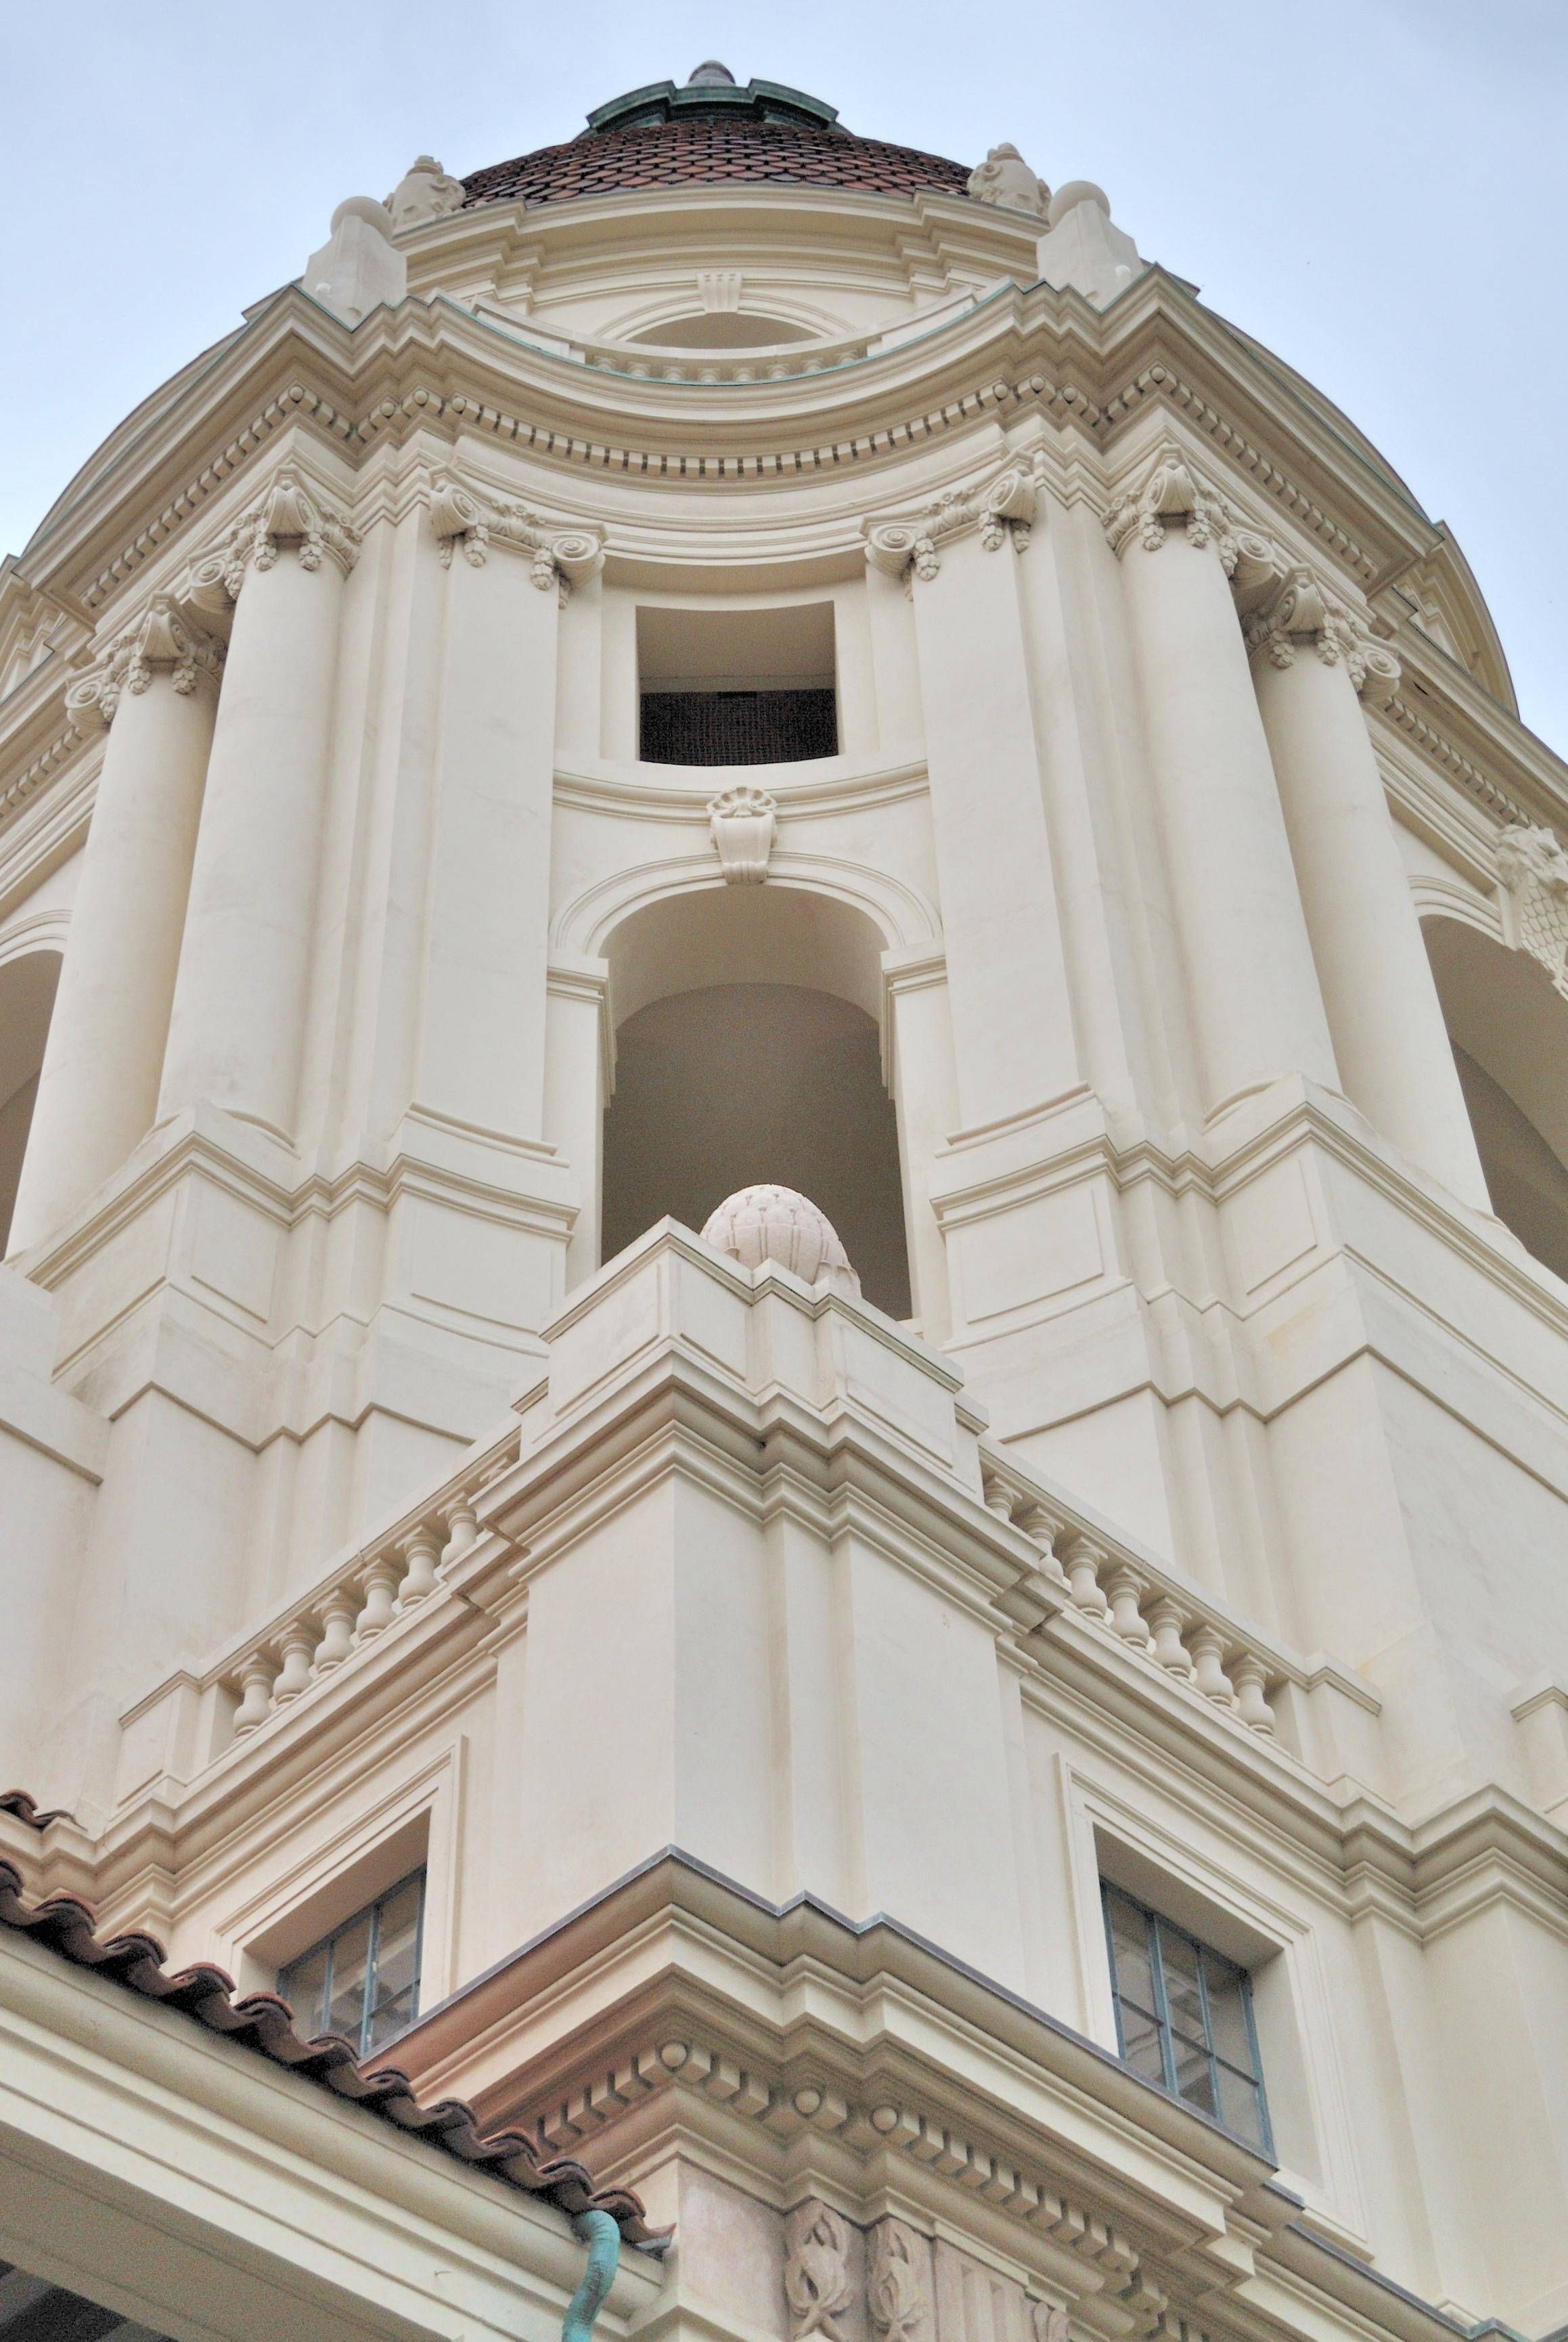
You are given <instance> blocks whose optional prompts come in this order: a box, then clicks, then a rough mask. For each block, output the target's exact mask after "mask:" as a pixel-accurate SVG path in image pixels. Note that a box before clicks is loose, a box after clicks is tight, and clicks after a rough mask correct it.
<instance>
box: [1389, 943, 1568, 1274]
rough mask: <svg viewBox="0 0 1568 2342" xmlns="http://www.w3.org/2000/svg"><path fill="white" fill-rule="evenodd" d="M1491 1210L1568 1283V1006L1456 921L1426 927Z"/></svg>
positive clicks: (1528, 968)
mask: <svg viewBox="0 0 1568 2342" xmlns="http://www.w3.org/2000/svg"><path fill="white" fill-rule="evenodd" d="M1423 933H1424V935H1425V938H1426V948H1427V953H1428V956H1429V957H1430V958H1431V961H1432V971H1433V976H1435V978H1436V980H1437V994H1438V998H1439V999H1440V1000H1441V1002H1442V1004H1443V1021H1444V1023H1445V1024H1446V1026H1447V1027H1448V1037H1449V1039H1450V1041H1451V1042H1452V1043H1453V1055H1454V1060H1455V1062H1456V1064H1457V1066H1458V1067H1459V1080H1460V1086H1461V1087H1462V1088H1463V1092H1464V1103H1465V1105H1466V1106H1468V1107H1469V1109H1470V1122H1471V1127H1472V1129H1473V1131H1474V1133H1475V1144H1476V1147H1477V1150H1478V1151H1479V1153H1480V1156H1481V1167H1482V1169H1483V1171H1484V1172H1485V1174H1486V1186H1487V1190H1488V1192H1489V1194H1490V1195H1491V1197H1492V1208H1493V1211H1494V1212H1495V1213H1496V1215H1497V1216H1498V1218H1499V1219H1500V1220H1501V1221H1502V1222H1503V1226H1505V1227H1508V1228H1511V1229H1512V1230H1513V1234H1514V1235H1515V1236H1517V1237H1518V1239H1519V1241H1520V1243H1521V1244H1522V1245H1523V1246H1524V1248H1525V1250H1526V1251H1527V1252H1530V1253H1533V1255H1534V1256H1535V1258H1536V1259H1537V1260H1538V1261H1540V1262H1542V1263H1543V1266H1545V1267H1547V1268H1550V1269H1553V1270H1554V1271H1555V1273H1556V1274H1557V1275H1558V1276H1561V1277H1563V1279H1564V1280H1565V1281H1568V1167H1565V1166H1568V1001H1565V1000H1564V999H1563V996H1562V995H1561V994H1560V993H1559V992H1558V991H1557V990H1556V989H1555V987H1554V986H1553V982H1552V979H1551V977H1550V976H1549V975H1548V974H1547V972H1546V970H1545V969H1544V968H1543V966H1541V965H1540V963H1539V962H1538V961H1537V960H1534V959H1533V958H1532V957H1531V956H1530V955H1529V954H1528V953H1527V952H1517V951H1510V950H1509V949H1508V948H1507V946H1505V945H1503V944H1501V943H1497V942H1495V941H1493V938H1492V937H1491V936H1485V935H1483V934H1482V933H1481V932H1480V930H1479V929H1477V928H1475V927H1472V926H1466V925H1464V924H1463V922H1462V921H1459V920H1455V919H1441V918H1439V919H1431V920H1428V921H1427V922H1426V924H1425V926H1424V928H1423Z"/></svg>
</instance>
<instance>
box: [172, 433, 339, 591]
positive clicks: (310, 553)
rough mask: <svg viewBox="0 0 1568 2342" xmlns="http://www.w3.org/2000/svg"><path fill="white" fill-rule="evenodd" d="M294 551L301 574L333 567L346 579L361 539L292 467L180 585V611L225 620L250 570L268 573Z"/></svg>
mask: <svg viewBox="0 0 1568 2342" xmlns="http://www.w3.org/2000/svg"><path fill="white" fill-rule="evenodd" d="M288 547H292V548H293V550H294V552H295V555H296V556H297V557H298V561H299V565H300V567H301V568H302V569H310V570H315V569H319V568H320V567H321V565H322V563H323V561H324V560H330V561H332V562H333V563H334V564H335V565H336V567H337V569H338V570H339V571H340V572H341V574H342V575H344V576H345V577H346V576H347V575H348V574H349V572H350V570H351V569H352V568H353V567H354V565H355V562H356V561H357V560H358V559H359V548H360V534H359V531H358V529H356V528H355V525H354V523H353V522H352V521H351V520H350V519H349V516H348V514H347V513H346V511H345V509H344V507H343V505H340V504H339V503H338V502H337V500H336V498H335V497H334V496H332V495H328V493H327V491H326V490H325V488H323V487H321V486H320V485H318V484H317V483H316V482H315V481H314V480H306V479H305V476H304V475H303V474H302V473H300V472H298V471H296V470H295V468H294V467H293V466H292V465H290V466H287V467H285V469H284V470H283V471H281V472H279V474H278V475H277V476H276V478H275V480H274V481H273V482H272V483H271V485H269V486H268V487H267V488H266V489H265V492H264V493H263V495H262V496H261V497H260V499H259V500H258V501H257V502H256V503H255V504H254V505H252V506H251V508H250V510H249V511H248V512H247V513H245V515H244V516H243V518H241V519H240V520H237V521H236V522H235V525H234V526H233V527H232V528H230V529H229V530H228V531H227V532H226V534H225V536H224V538H223V541H222V543H221V544H219V545H215V546H214V547H213V549H212V551H211V552H209V553H205V554H202V555H199V556H198V557H197V559H196V560H195V561H194V562H193V563H192V564H191V566H190V567H189V569H187V570H186V572H185V575H184V577H183V578H182V579H181V580H180V584H179V587H178V593H177V599H178V601H179V603H180V606H181V607H182V608H183V609H185V610H187V611H190V610H196V611H199V612H200V613H202V615H203V616H206V617H209V618H225V617H227V616H228V615H229V613H230V612H231V611H232V609H233V608H234V606H235V603H236V602H237V601H238V600H239V597H240V591H241V588H242V587H243V586H244V585H245V578H246V576H247V575H248V574H249V572H250V570H251V569H252V567H253V566H254V567H255V568H257V569H271V568H273V567H275V565H276V563H277V561H278V559H279V557H280V555H282V554H283V552H284V551H285V549H286V548H288Z"/></svg>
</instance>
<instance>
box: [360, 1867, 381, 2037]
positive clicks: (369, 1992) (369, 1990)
mask: <svg viewBox="0 0 1568 2342" xmlns="http://www.w3.org/2000/svg"><path fill="white" fill-rule="evenodd" d="M380 1959H381V1906H380V1904H379V1903H373V1904H372V1905H371V1907H370V1930H369V1939H368V1941H367V1942H366V1944H365V1998H364V2000H363V2001H362V2002H361V2004H360V2011H359V2054H360V2056H361V2057H367V2056H368V2055H369V2052H370V2028H371V2025H372V2023H373V2022H374V2020H375V2002H376V1989H377V1987H376V1981H375V1971H376V1969H377V1967H378V1966H379V1965H380Z"/></svg>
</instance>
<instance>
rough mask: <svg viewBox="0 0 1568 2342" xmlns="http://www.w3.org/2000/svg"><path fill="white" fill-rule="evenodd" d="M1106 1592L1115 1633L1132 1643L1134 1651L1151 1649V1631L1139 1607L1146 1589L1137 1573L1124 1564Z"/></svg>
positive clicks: (1109, 1583)
mask: <svg viewBox="0 0 1568 2342" xmlns="http://www.w3.org/2000/svg"><path fill="white" fill-rule="evenodd" d="M1104 1590H1105V1596H1106V1599H1107V1600H1108V1601H1109V1603H1110V1605H1111V1626H1112V1630H1113V1632H1114V1633H1115V1634H1118V1635H1120V1636H1121V1637H1122V1640H1123V1641H1124V1643H1131V1644H1132V1645H1133V1646H1134V1649H1136V1650H1140V1651H1146V1650H1147V1649H1148V1647H1149V1630H1148V1628H1147V1626H1145V1625H1144V1615H1143V1612H1142V1611H1141V1610H1140V1609H1139V1607H1138V1598H1139V1596H1140V1595H1141V1594H1142V1593H1143V1591H1144V1588H1143V1585H1142V1582H1141V1581H1140V1579H1139V1577H1138V1576H1137V1574H1136V1572H1135V1571H1134V1570H1131V1569H1129V1568H1127V1566H1125V1564H1124V1565H1123V1566H1122V1567H1121V1568H1119V1569H1118V1570H1116V1571H1115V1573H1114V1576H1111V1577H1110V1578H1109V1579H1108V1580H1107V1581H1106V1584H1105V1589H1104Z"/></svg>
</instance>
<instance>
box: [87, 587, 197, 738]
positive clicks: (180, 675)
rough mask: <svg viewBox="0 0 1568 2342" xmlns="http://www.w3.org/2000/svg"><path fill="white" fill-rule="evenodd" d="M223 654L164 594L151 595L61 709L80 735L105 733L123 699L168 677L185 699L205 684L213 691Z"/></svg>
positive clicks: (169, 597)
mask: <svg viewBox="0 0 1568 2342" xmlns="http://www.w3.org/2000/svg"><path fill="white" fill-rule="evenodd" d="M223 665H224V648H223V645H222V644H221V643H216V642H215V641H214V640H213V638H212V636H210V635H207V634H204V632H203V631H202V629H201V628H200V627H199V626H195V624H193V623H192V621H191V620H190V619H188V618H186V617H185V616H183V615H182V614H181V612H180V611H179V610H178V609H177V608H176V607H175V603H174V601H173V599H172V598H171V596H168V595H167V594H155V596H153V599H152V600H151V601H150V602H149V603H148V605H147V607H146V609H145V612H144V613H143V616H142V617H141V618H140V619H139V620H138V622H137V624H136V625H135V626H132V627H130V628H128V629H127V630H126V632H125V634H123V635H120V636H117V637H116V638H115V641H114V642H113V643H111V644H110V646H109V647H108V649H107V651H106V652H105V655H104V656H103V658H101V659H100V660H99V661H98V663H97V665H96V666H95V667H93V668H92V669H91V670H90V672H89V673H88V674H86V675H85V676H80V677H78V679H77V680H76V681H75V683H73V684H72V685H70V686H69V687H68V689H67V690H66V693H65V708H66V712H67V714H68V715H69V716H70V718H71V721H72V723H73V724H74V725H75V727H76V729H77V731H78V732H88V731H106V730H107V728H108V726H110V725H111V724H112V723H113V722H114V720H115V709H116V707H117V706H119V704H120V697H121V695H122V693H124V692H126V691H130V692H135V693H141V692H144V691H145V690H147V689H148V688H149V687H150V686H151V684H152V680H153V677H154V676H155V675H157V674H162V673H166V674H167V675H168V677H169V680H170V681H171V683H172V684H173V685H174V686H175V690H176V691H177V692H179V693H180V694H181V696H185V697H188V696H189V695H190V694H191V693H192V692H194V691H195V689H196V686H197V685H198V684H200V683H201V682H203V681H204V680H205V681H206V682H208V683H210V684H211V685H212V686H213V687H214V689H216V687H217V685H218V681H219V678H220V676H222V674H223Z"/></svg>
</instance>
